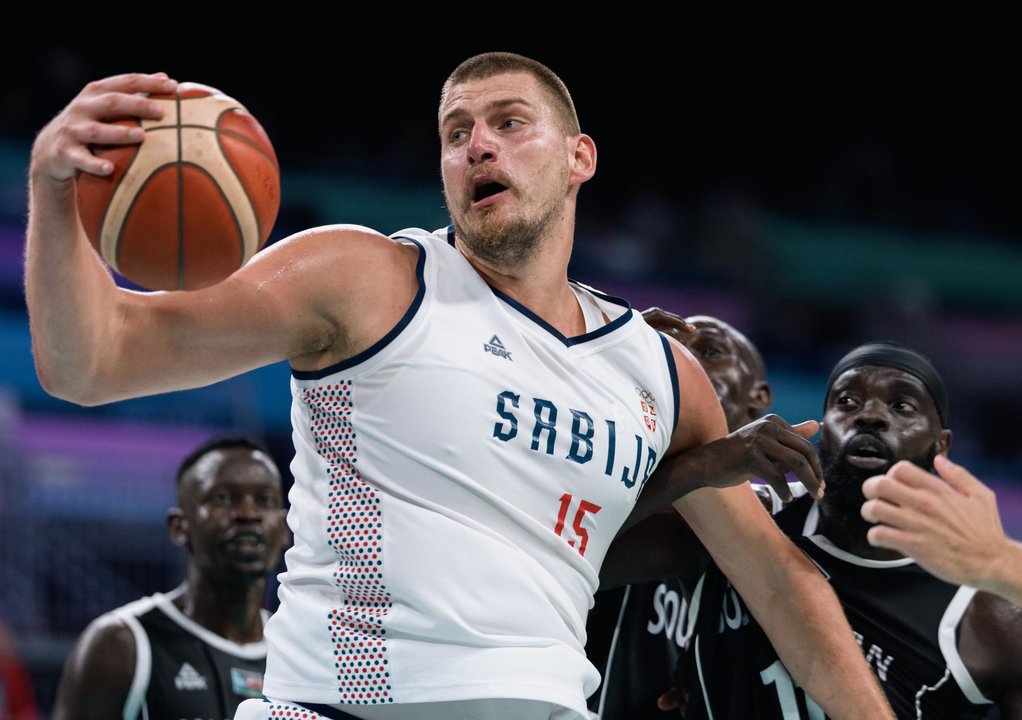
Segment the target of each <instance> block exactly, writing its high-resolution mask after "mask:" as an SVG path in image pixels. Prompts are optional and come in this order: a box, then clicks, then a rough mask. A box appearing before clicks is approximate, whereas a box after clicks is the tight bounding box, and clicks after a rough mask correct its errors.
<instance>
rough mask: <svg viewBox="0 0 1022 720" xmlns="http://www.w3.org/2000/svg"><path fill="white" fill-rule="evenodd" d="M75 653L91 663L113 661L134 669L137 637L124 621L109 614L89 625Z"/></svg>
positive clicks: (76, 646)
mask: <svg viewBox="0 0 1022 720" xmlns="http://www.w3.org/2000/svg"><path fill="white" fill-rule="evenodd" d="M74 653H75V654H76V655H79V656H81V657H82V659H85V660H88V661H89V662H102V663H106V662H111V661H112V662H114V663H116V665H118V666H121V665H127V666H128V667H132V666H133V665H134V663H135V637H134V635H133V633H132V632H131V628H129V627H128V625H127V624H126V623H125V622H124V620H122V619H121V618H120V617H118V616H117V615H114V614H113V613H107V614H105V615H101V616H100V617H98V618H96V619H95V620H93V621H92V622H91V623H89V625H88V626H87V627H86V628H85V630H84V631H83V632H82V634H81V636H80V637H79V638H78V642H77V643H76V645H75V650H74Z"/></svg>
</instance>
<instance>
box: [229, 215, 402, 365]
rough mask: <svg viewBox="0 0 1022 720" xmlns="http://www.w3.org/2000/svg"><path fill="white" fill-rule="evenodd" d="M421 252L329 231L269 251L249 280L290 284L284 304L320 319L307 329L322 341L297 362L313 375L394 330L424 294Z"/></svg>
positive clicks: (353, 231) (357, 231) (282, 295)
mask: <svg viewBox="0 0 1022 720" xmlns="http://www.w3.org/2000/svg"><path fill="white" fill-rule="evenodd" d="M419 252H420V251H419V248H418V247H417V246H415V245H414V244H411V243H405V242H399V241H397V240H394V239H392V238H390V237H387V236H386V235H383V234H381V233H378V232H376V231H374V230H370V229H369V228H365V227H362V226H358V225H326V226H322V227H317V228H313V229H310V230H306V231H303V232H300V233H297V234H295V235H292V236H290V237H288V238H286V239H284V240H282V241H280V242H279V243H277V244H275V245H274V246H272V247H270V248H267V249H266V250H265V251H264V252H263V253H261V254H260V255H261V256H257V257H258V265H259V267H258V269H257V270H255V271H254V272H253V273H252V275H251V277H250V280H249V281H250V282H252V281H254V282H255V283H257V284H265V285H266V286H267V287H272V286H279V285H282V284H283V285H285V286H286V287H284V289H283V291H282V292H279V293H277V297H278V299H279V301H280V302H282V303H284V304H286V305H287V306H288V307H289V308H290V309H291V311H292V312H301V313H309V314H312V315H313V316H314V317H316V318H320V319H321V321H322V322H321V323H317V322H306V323H305V325H307V326H312V327H319V328H320V330H321V332H322V334H323V339H322V340H320V341H316V342H311V343H310V344H309V346H307V347H308V349H309V350H311V352H307V353H303V354H301V355H298V356H293V357H292V358H291V360H292V365H293V366H294V367H296V368H298V369H314V368H318V367H323V366H324V365H325V364H332V363H334V362H337V361H339V360H343V359H345V358H347V357H351V356H352V355H355V354H357V353H358V352H360V351H362V350H364V349H365V348H367V347H369V346H371V345H372V344H373V343H374V342H376V341H377V340H379V338H380V337H382V336H383V335H384V334H386V332H388V331H389V330H390V329H391V328H392V327H394V325H395V324H396V323H397V322H398V321H399V320H400V318H401V316H402V315H403V313H404V312H405V311H406V310H407V309H408V307H409V305H410V304H411V302H412V300H413V298H414V297H415V293H416V292H417V290H418V285H419V283H418V277H417V275H416V265H417V263H418V259H419ZM288 298H290V299H291V300H293V302H292V301H291V300H288Z"/></svg>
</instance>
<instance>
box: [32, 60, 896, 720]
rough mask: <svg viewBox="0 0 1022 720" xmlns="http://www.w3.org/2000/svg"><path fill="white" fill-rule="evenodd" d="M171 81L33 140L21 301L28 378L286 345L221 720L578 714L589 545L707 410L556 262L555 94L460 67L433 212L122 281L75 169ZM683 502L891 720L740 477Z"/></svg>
mask: <svg viewBox="0 0 1022 720" xmlns="http://www.w3.org/2000/svg"><path fill="white" fill-rule="evenodd" d="M175 87H176V85H175V82H174V81H172V80H170V79H168V78H167V77H166V76H165V75H162V74H154V75H143V74H125V75H119V76H114V77H109V78H106V79H103V80H99V81H96V82H93V83H90V84H88V85H86V87H85V88H84V89H83V90H82V92H81V93H80V94H79V95H78V96H77V97H76V98H75V99H74V100H73V101H72V102H71V103H70V104H69V105H68V106H67V107H66V108H65V109H64V110H63V111H62V112H61V113H59V114H58V115H57V117H56V118H55V119H54V120H53V121H51V122H50V123H49V124H48V125H47V126H46V127H45V128H43V130H42V131H41V132H40V134H39V135H38V136H37V138H36V142H35V144H34V146H33V155H32V164H31V169H30V175H31V181H30V190H31V192H30V208H29V215H30V218H29V229H28V242H27V249H26V264H27V267H26V298H27V304H28V308H29V320H30V328H31V331H32V337H33V348H34V351H35V361H36V367H37V372H38V375H39V378H40V380H41V382H42V384H43V386H44V387H45V388H46V389H47V390H48V391H49V392H51V393H53V394H55V395H57V396H59V397H62V398H65V399H67V400H71V401H73V402H76V403H79V404H85V405H91V404H97V403H106V402H110V401H113V400H118V399H122V398H128V397H136V396H140V395H151V394H155V393H161V392H167V391H171V390H178V389H183V388H191V387H197V386H201V385H206V384H209V383H213V382H217V381H219V380H222V379H224V378H228V377H231V376H234V375H237V374H239V373H243V372H246V371H248V370H251V369H253V368H257V367H259V366H262V365H267V364H270V363H275V362H278V361H282V360H287V361H288V362H289V363H290V367H291V370H292V381H291V386H292V396H293V406H292V412H291V417H292V421H293V425H294V432H293V438H294V442H295V451H296V454H295V458H294V460H293V462H292V465H291V467H292V469H293V474H294V476H295V485H294V488H293V489H292V491H291V498H292V502H291V508H290V511H289V516H288V519H289V524H290V526H291V528H292V530H293V532H294V546H293V547H292V548H291V549H290V550H289V551H288V553H287V555H286V563H287V572H286V574H285V575H284V577H283V578H282V582H281V587H280V590H279V597H280V604H279V607H278V609H277V610H276V612H275V613H274V615H273V617H272V618H271V619H270V621H269V623H268V625H267V629H266V637H267V642H268V643H269V654H268V656H267V663H266V679H265V685H264V693H265V695H266V696H267V702H266V703H263V704H261V705H260V704H259V703H258V702H257V703H255V704H254V705H253V704H250V702H249V701H246V702H245V703H242V705H241V706H240V707H239V710H238V714H237V716H238V717H239V718H242V717H244V718H247V717H260V716H261V717H267V716H273V717H280V716H285V715H287V714H288V713H291V714H292V715H293V714H294V713H296V712H297V713H299V714H301V713H306V712H307V713H309V714H310V716H311V715H312V714H315V715H319V716H321V717H340V716H341V713H345V714H351V715H354V716H356V717H359V718H381V717H384V718H395V717H415V718H419V719H420V720H429V718H449V717H459V716H465V717H472V718H476V720H485V719H486V718H510V717H516V718H521V719H522V720H528V719H531V718H537V719H538V718H543V719H546V718H548V717H550V716H551V715H553V714H555V713H556V715H557V717H558V719H559V720H560V719H561V718H579V717H582V718H585V717H587V715H588V710H587V708H586V698H587V697H588V696H589V695H590V694H591V693H592V692H593V691H594V690H595V688H596V685H597V682H598V675H597V672H596V670H595V668H594V667H593V666H592V664H591V663H590V662H589V661H588V660H587V659H586V657H585V653H584V650H583V644H584V633H585V617H586V613H587V612H588V610H589V607H590V606H591V604H592V601H593V593H594V591H595V590H596V587H597V583H598V577H599V569H600V565H601V562H602V560H603V557H604V555H605V553H606V551H607V547H608V546H609V545H610V542H611V540H613V538H614V535H615V533H616V532H617V530H618V528H619V527H621V524H622V523H623V521H624V520H625V518H626V517H627V515H628V513H629V512H630V510H631V508H632V506H633V504H634V503H635V499H636V497H637V496H638V494H639V491H640V490H641V489H642V487H643V485H644V483H645V481H646V479H647V478H648V477H649V475H650V474H651V473H652V472H653V470H654V469H655V468H656V467H657V465H658V464H659V462H660V460H661V459H662V458H665V457H669V456H671V455H674V454H676V453H679V452H683V451H685V450H687V449H689V448H693V447H695V446H698V445H700V444H703V443H706V442H709V441H712V440H715V439H718V438H720V437H723V436H724V435H725V432H726V425H725V423H724V417H723V413H722V412H721V410H720V404H719V403H718V401H717V399H716V397H715V395H714V393H713V388H712V386H711V385H710V383H709V381H708V380H707V378H706V374H705V373H704V372H703V370H702V368H701V367H700V366H699V364H698V362H697V361H696V360H695V359H694V358H692V356H691V354H690V353H688V352H687V351H686V350H685V349H684V347H682V346H681V345H680V344H677V343H675V342H672V341H669V340H668V339H667V338H666V337H665V336H662V335H660V334H658V333H657V332H656V331H654V330H653V329H652V328H650V327H649V325H647V324H646V323H645V322H643V320H642V318H641V316H640V315H639V314H638V313H635V312H633V311H632V310H631V308H630V307H629V306H628V305H627V303H625V302H624V301H621V300H617V299H615V298H611V297H607V296H605V295H603V294H601V293H599V292H596V291H594V290H592V289H590V288H587V287H584V286H581V285H578V284H574V283H569V281H568V279H567V268H568V262H569V259H570V256H571V252H572V243H573V236H574V226H575V206H576V201H577V196H578V193H579V188H580V187H581V186H582V184H583V183H585V182H586V181H587V180H589V179H590V178H591V177H592V176H593V173H594V172H595V170H596V146H595V144H594V142H593V140H592V138H591V137H589V136H588V135H586V134H584V133H582V132H581V131H580V128H579V124H578V119H577V117H576V114H575V110H574V106H573V104H572V101H571V97H570V95H569V93H568V91H567V89H566V88H565V87H564V84H563V83H562V82H561V81H560V79H559V78H558V77H557V76H556V75H554V74H553V73H552V72H551V71H550V70H549V69H548V68H546V67H545V66H544V65H542V64H540V63H538V62H535V61H533V60H531V59H529V58H525V57H522V56H519V55H514V54H509V53H486V54H483V55H479V56H476V57H473V58H470V59H469V60H467V61H466V62H464V63H463V64H461V65H460V66H459V67H458V68H456V69H455V71H454V73H453V74H452V75H451V76H450V78H449V79H448V80H447V82H446V83H445V84H444V87H443V89H442V92H441V97H440V106H439V114H438V120H439V129H440V157H441V176H442V180H443V187H444V193H445V197H446V203H447V207H448V208H449V210H450V213H451V219H452V225H451V226H450V227H448V228H444V229H441V230H437V231H434V232H429V231H426V230H421V229H409V230H405V231H401V232H398V233H395V235H394V236H393V237H387V236H385V235H381V234H379V233H377V232H374V231H372V230H369V229H367V228H364V227H359V226H352V225H330V226H326V227H319V228H313V229H310V230H308V231H304V232H299V233H297V234H295V235H293V236H291V237H289V238H286V239H284V240H282V241H281V242H278V243H276V244H274V245H272V246H271V247H269V248H268V249H266V250H265V251H263V252H261V253H259V254H258V255H257V256H256V257H255V258H254V259H253V261H251V262H250V263H249V264H247V265H246V266H245V267H243V268H242V269H241V270H239V271H238V272H236V273H234V274H233V275H232V276H231V277H229V278H228V279H226V280H224V281H223V282H221V283H219V284H217V285H214V286H212V287H209V288H206V289H203V290H198V291H194V292H166V293H132V292H126V291H123V290H120V289H118V288H117V286H116V284H115V283H114V282H113V280H112V278H111V276H110V273H109V272H108V270H107V269H106V268H105V267H104V266H103V265H102V263H101V262H100V261H99V258H98V256H97V255H96V253H95V252H94V251H93V250H92V248H91V246H90V245H89V243H88V240H87V238H86V237H85V235H84V234H83V231H82V228H81V224H80V222H79V220H78V217H77V212H76V210H77V209H76V207H75V192H74V182H75V176H76V174H77V173H79V172H86V173H93V174H98V175H104V174H109V173H110V171H111V165H110V163H109V162H108V161H106V160H104V159H102V158H99V157H96V156H95V155H93V154H92V153H91V152H90V151H89V146H90V145H91V144H93V143H97V144H129V143H133V142H138V141H139V138H138V137H137V135H135V134H132V130H131V129H129V128H127V127H124V126H123V125H119V124H115V123H114V122H111V121H113V120H115V119H117V118H123V117H125V116H138V117H143V118H147V117H159V115H160V110H159V108H158V107H154V105H153V103H151V102H150V101H149V100H147V98H146V94H147V93H166V92H174V88H175ZM381 289H385V292H381ZM677 507H678V510H679V511H680V512H681V513H683V514H684V516H685V518H686V520H687V521H688V523H689V525H691V526H692V527H693V529H694V531H695V532H696V533H697V534H698V535H699V536H700V538H701V540H702V541H703V543H705V544H706V545H707V546H708V547H709V548H710V549H711V551H712V552H714V553H715V555H716V556H717V558H718V560H719V561H720V562H721V563H722V564H723V565H724V566H725V567H726V569H727V572H728V573H729V574H730V575H732V576H734V577H736V578H737V582H738V583H739V585H740V586H741V587H742V588H743V589H744V590H745V591H746V592H748V593H749V596H750V598H751V602H752V604H753V606H754V607H756V608H757V611H758V612H760V613H761V615H762V618H763V621H764V624H765V626H766V627H768V628H769V632H770V633H771V635H772V637H774V638H775V640H776V641H777V642H778V643H779V645H780V647H781V648H782V654H783V655H784V656H785V658H786V659H787V660H788V661H789V663H790V664H791V665H792V667H794V668H796V671H795V673H796V676H798V677H799V678H800V681H802V682H804V683H806V684H807V685H809V686H810V687H811V688H812V689H813V691H814V693H816V694H817V695H818V696H819V697H820V698H821V699H822V702H823V704H824V705H825V706H827V707H829V708H831V709H832V712H833V713H834V715H835V717H842V716H843V717H863V716H871V717H889V716H890V714H889V713H890V710H889V708H887V707H886V701H885V700H884V698H883V694H882V693H881V692H880V690H879V687H878V685H877V683H876V680H875V678H874V677H873V676H872V674H871V673H870V672H869V668H868V667H867V666H866V664H865V663H864V662H863V659H862V655H861V653H859V651H858V648H857V647H856V646H855V643H854V640H853V638H852V636H851V631H850V629H849V628H848V627H847V622H846V620H845V619H844V617H843V615H842V613H841V608H840V605H839V604H838V603H837V601H836V598H835V597H834V596H833V593H832V592H831V591H830V590H829V588H828V587H827V585H826V583H825V582H823V581H822V578H820V576H819V573H817V572H816V571H815V569H814V568H813V567H812V566H811V565H810V564H809V563H808V562H807V561H806V560H805V558H804V557H803V556H802V555H801V553H799V552H798V551H797V549H796V548H795V547H794V545H792V544H791V543H790V542H789V541H788V540H786V539H785V538H784V537H783V536H782V535H781V534H780V533H779V532H778V531H777V529H776V526H775V525H774V524H773V523H772V522H771V521H770V518H769V516H768V515H767V514H766V513H764V512H763V509H762V507H761V506H760V505H759V504H758V503H757V501H756V499H755V497H754V496H753V495H752V494H751V493H750V492H748V490H747V488H729V489H724V490H720V489H701V490H699V491H696V492H692V493H689V494H688V495H686V496H685V497H684V498H682V499H681V500H680V501H679V502H678V504H677ZM796 614H797V615H798V616H800V617H799V621H798V622H791V620H790V618H792V617H794V616H795V615H796ZM299 703H300V704H301V706H303V707H299V706H298V704H299ZM303 708H304V709H303Z"/></svg>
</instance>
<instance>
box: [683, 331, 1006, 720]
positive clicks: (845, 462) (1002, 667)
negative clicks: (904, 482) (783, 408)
mask: <svg viewBox="0 0 1022 720" xmlns="http://www.w3.org/2000/svg"><path fill="white" fill-rule="evenodd" d="M946 398H947V395H946V392H945V389H944V383H943V380H942V379H941V377H940V375H939V374H938V373H937V371H936V370H935V369H934V367H933V365H932V364H931V363H930V362H929V360H927V359H926V358H925V357H923V356H922V355H920V354H919V353H917V352H915V351H912V350H910V349H908V348H905V347H903V346H900V345H897V344H893V343H870V344H866V345H862V346H860V347H858V348H856V349H854V350H853V351H851V352H850V353H848V354H847V355H846V356H845V357H844V358H843V359H841V360H840V361H839V362H838V363H837V365H836V366H835V367H834V370H833V371H832V372H831V375H830V379H829V381H828V387H827V393H826V399H825V407H824V417H823V429H822V432H821V439H820V457H821V461H822V463H823V469H824V478H825V480H826V483H827V493H826V495H825V496H824V497H823V499H822V500H820V501H817V502H814V501H813V499H812V498H810V497H803V498H799V499H797V500H795V501H794V502H792V503H791V504H790V505H789V506H788V507H786V508H785V509H784V510H782V511H781V512H779V513H778V514H777V515H776V516H775V517H776V520H777V522H778V524H779V525H780V526H781V528H782V529H783V530H784V531H785V532H786V533H787V534H788V535H789V536H791V537H792V538H793V540H795V542H796V544H798V545H799V547H801V548H802V550H803V551H805V552H806V553H807V554H808V555H809V556H810V558H811V559H812V560H813V561H814V562H815V563H816V565H817V566H818V567H819V568H820V569H821V571H822V572H823V573H824V575H825V576H826V577H827V578H828V580H829V581H830V583H831V584H832V586H833V587H834V590H835V592H836V593H837V595H838V597H839V599H840V600H841V603H842V605H843V607H844V609H845V613H846V614H847V616H848V619H849V622H850V623H851V625H852V628H853V630H854V631H855V634H856V639H857V640H858V642H859V644H860V646H861V647H862V649H863V652H864V654H865V655H866V658H867V661H868V662H869V663H870V665H871V666H872V667H873V669H874V671H875V672H876V673H877V675H878V676H879V678H880V681H881V685H882V686H883V688H884V691H885V692H886V693H887V696H888V698H889V699H890V701H891V704H892V706H893V707H894V709H895V712H896V713H897V714H898V717H900V718H913V719H915V718H924V719H925V720H930V719H932V718H948V719H951V718H954V719H955V720H967V719H969V718H983V717H986V716H987V715H988V713H989V712H990V711H991V703H996V705H997V708H998V710H999V712H1000V717H1001V718H1002V720H1019V719H1020V718H1022V613H1020V612H1019V609H1018V608H1017V607H1015V606H1013V605H1011V604H1010V603H1008V602H1007V601H1006V600H1004V599H1003V598H1000V597H997V596H994V595H991V594H988V593H985V592H977V591H976V590H975V589H974V588H971V587H968V586H959V585H957V584H952V583H947V582H944V581H943V580H940V579H938V578H937V577H935V576H933V575H931V574H930V573H928V572H926V571H925V570H924V569H923V568H921V567H919V566H918V565H917V564H916V563H915V562H913V561H912V560H911V559H910V558H907V557H905V556H903V555H901V554H900V553H898V552H896V551H893V550H887V549H881V548H876V547H873V546H872V545H870V543H869V542H868V540H867V533H868V532H869V530H870V527H871V526H870V524H869V523H868V522H866V521H865V520H863V519H862V517H861V516H860V509H861V506H862V504H863V499H864V498H863V495H862V489H861V488H862V484H863V482H864V481H866V480H867V479H868V478H870V477H872V476H875V475H878V474H881V473H884V472H885V471H887V470H888V469H890V468H891V467H892V466H893V465H894V464H895V463H897V462H898V461H900V460H908V461H911V462H912V463H914V464H915V465H918V466H920V467H923V468H932V467H933V464H934V459H935V458H936V457H937V456H938V455H940V454H944V453H946V452H947V449H948V446H949V444H950V442H951V432H950V430H948V429H947V420H948V406H947V399H946ZM692 613H693V616H694V617H695V624H694V633H693V636H692V639H691V641H690V645H689V648H690V654H689V656H688V657H687V658H686V662H685V669H684V671H683V673H684V677H683V679H682V680H681V683H680V684H681V685H682V686H683V687H685V688H686V689H687V691H688V709H687V712H686V713H685V717H687V718H689V719H690V720H692V719H696V720H698V719H701V718H709V717H712V718H716V720H726V719H729V718H730V719H737V718H742V719H743V720H747V719H748V718H757V719H762V720H771V719H774V718H776V719H777V720H781V719H782V718H783V720H794V719H795V718H800V719H802V720H817V719H818V718H822V717H823V712H822V711H821V710H820V708H819V707H817V706H816V704H815V703H814V702H813V701H812V699H811V698H809V697H808V696H806V695H805V693H804V692H802V690H801V689H800V688H798V687H797V686H795V685H794V683H793V682H792V680H791V677H790V675H789V674H788V672H787V670H786V669H785V667H784V666H783V665H782V664H781V662H780V661H779V660H778V659H777V655H776V653H774V651H773V649H772V648H771V646H770V643H769V642H768V641H767V639H766V637H765V636H764V635H763V633H762V632H761V631H760V629H759V627H758V626H757V624H756V622H755V620H754V619H753V618H752V617H751V615H750V614H749V612H748V610H747V609H746V608H745V605H744V603H743V602H742V601H741V598H740V597H739V595H738V594H737V593H736V592H735V591H734V589H733V588H732V587H731V586H730V584H729V583H728V582H727V580H726V578H724V577H723V576H722V575H721V574H720V572H719V571H718V570H717V569H716V568H715V567H713V566H711V567H710V568H709V569H708V570H707V572H706V574H705V575H704V576H703V578H702V579H701V580H700V581H699V587H698V588H697V589H696V591H695V592H694V595H693V599H692Z"/></svg>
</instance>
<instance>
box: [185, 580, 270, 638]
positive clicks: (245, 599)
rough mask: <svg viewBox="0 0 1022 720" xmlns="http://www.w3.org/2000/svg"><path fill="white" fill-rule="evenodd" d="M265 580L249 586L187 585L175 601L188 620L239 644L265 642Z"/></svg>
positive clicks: (201, 583)
mask: <svg viewBox="0 0 1022 720" xmlns="http://www.w3.org/2000/svg"><path fill="white" fill-rule="evenodd" d="M265 591H266V582H265V580H263V581H260V582H257V583H251V584H248V585H239V584H233V585H227V584H212V583H208V582H204V581H202V580H198V581H195V580H192V581H189V582H186V583H184V585H183V592H182V593H181V594H180V595H179V596H178V597H177V599H176V600H175V604H176V605H177V606H178V609H179V610H181V612H182V613H184V614H185V616H187V617H188V618H190V619H192V620H194V621H195V622H196V623H198V624H199V625H201V626H202V627H204V628H206V629H207V630H209V631H211V632H214V633H216V634H217V635H219V636H220V637H223V638H225V639H227V640H230V641H232V642H236V643H238V644H245V643H252V642H258V641H260V640H262V639H263V619H262V601H263V597H264V595H265Z"/></svg>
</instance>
